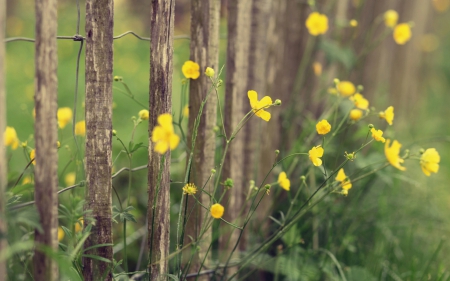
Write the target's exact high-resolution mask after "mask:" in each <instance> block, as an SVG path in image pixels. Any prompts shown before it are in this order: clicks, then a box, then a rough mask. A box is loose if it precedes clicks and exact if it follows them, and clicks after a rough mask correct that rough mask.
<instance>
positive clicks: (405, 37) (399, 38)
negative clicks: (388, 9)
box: [393, 23, 411, 45]
mask: <svg viewBox="0 0 450 281" xmlns="http://www.w3.org/2000/svg"><path fill="white" fill-rule="evenodd" d="M393 36H394V40H395V42H396V43H397V44H399V45H404V44H405V43H406V42H408V41H409V39H411V27H410V26H409V24H407V23H400V24H398V25H396V26H395V28H394V34H393Z"/></svg>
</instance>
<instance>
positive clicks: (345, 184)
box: [335, 168, 352, 194]
mask: <svg viewBox="0 0 450 281" xmlns="http://www.w3.org/2000/svg"><path fill="white" fill-rule="evenodd" d="M335 180H336V181H339V182H341V186H342V189H343V190H347V191H348V190H349V189H350V188H352V183H351V182H350V179H349V178H348V177H347V175H345V172H344V168H341V169H340V170H339V172H338V173H337V175H336V178H335ZM347 194H348V193H347Z"/></svg>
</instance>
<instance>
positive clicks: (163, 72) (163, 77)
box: [147, 0, 175, 280]
mask: <svg viewBox="0 0 450 281" xmlns="http://www.w3.org/2000/svg"><path fill="white" fill-rule="evenodd" d="M174 15H175V0H166V1H164V0H152V4H151V19H150V20H151V25H150V38H151V40H150V91H149V109H150V117H149V122H148V129H149V136H150V134H151V133H152V131H153V128H154V127H155V126H156V125H157V118H158V116H159V115H161V114H162V113H170V112H171V107H172V72H173V64H172V63H173V62H172V59H173V28H174ZM148 158H149V159H148V160H149V161H148V209H147V210H148V211H147V212H148V213H147V217H148V247H149V249H150V253H149V260H148V270H149V280H165V279H166V278H167V277H166V276H165V274H166V273H167V272H168V257H169V238H170V237H169V232H170V193H169V192H170V173H169V167H170V150H169V151H168V152H166V154H165V155H164V156H163V155H161V154H159V153H157V152H155V151H154V144H153V143H152V141H151V136H150V137H149V146H148ZM162 161H164V162H162ZM159 174H160V180H158V177H159ZM158 182H159V183H158Z"/></svg>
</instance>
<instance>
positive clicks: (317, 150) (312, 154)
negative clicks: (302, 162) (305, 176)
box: [308, 145, 323, 166]
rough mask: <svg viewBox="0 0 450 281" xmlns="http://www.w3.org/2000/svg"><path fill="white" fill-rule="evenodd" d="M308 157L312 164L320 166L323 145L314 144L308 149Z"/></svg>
mask: <svg viewBox="0 0 450 281" xmlns="http://www.w3.org/2000/svg"><path fill="white" fill-rule="evenodd" d="M308 154H309V159H310V160H311V162H312V163H313V164H314V166H320V165H322V159H320V158H321V157H322V156H323V147H322V146H320V145H319V146H314V147H313V148H311V150H310V151H309V153H308Z"/></svg>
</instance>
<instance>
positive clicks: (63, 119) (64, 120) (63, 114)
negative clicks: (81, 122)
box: [56, 107, 72, 129]
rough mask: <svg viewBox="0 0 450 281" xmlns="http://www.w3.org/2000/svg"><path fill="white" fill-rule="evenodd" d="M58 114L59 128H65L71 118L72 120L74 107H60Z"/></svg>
mask: <svg viewBox="0 0 450 281" xmlns="http://www.w3.org/2000/svg"><path fill="white" fill-rule="evenodd" d="M56 116H57V117H58V126H59V128H61V129H64V127H66V125H67V124H68V123H69V122H70V120H72V109H71V108H70V107H61V108H58V112H57V114H56Z"/></svg>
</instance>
